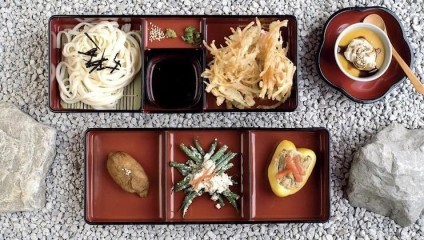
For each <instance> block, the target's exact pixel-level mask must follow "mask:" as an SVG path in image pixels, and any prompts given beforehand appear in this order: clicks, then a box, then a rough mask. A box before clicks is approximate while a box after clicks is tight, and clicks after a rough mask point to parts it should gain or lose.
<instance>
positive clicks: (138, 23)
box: [49, 16, 143, 112]
mask: <svg viewBox="0 0 424 240" xmlns="http://www.w3.org/2000/svg"><path fill="white" fill-rule="evenodd" d="M100 21H114V22H118V24H119V25H120V27H121V28H122V26H123V25H126V24H130V29H131V30H132V31H137V32H140V34H141V32H142V26H143V22H142V18H138V17H103V16H93V17H80V18H78V17H73V16H52V17H51V18H50V21H49V34H50V35H49V58H50V64H49V67H50V69H49V70H50V72H49V107H50V109H51V110H52V111H54V112H86V111H99V110H93V109H92V108H91V107H90V106H88V105H86V104H82V103H80V102H78V103H73V104H66V103H64V102H61V99H60V91H59V85H58V83H57V80H56V66H57V65H58V64H59V62H61V61H62V47H63V45H64V42H63V41H62V40H64V38H63V37H62V40H60V41H58V39H57V36H58V33H59V32H60V31H63V30H65V29H72V28H74V27H75V26H76V25H78V24H80V23H97V22H100ZM140 50H141V51H142V48H141V46H140ZM142 55H143V53H142V52H141V56H142ZM142 65H143V64H142ZM142 68H143V66H142ZM141 73H142V70H140V72H139V74H138V75H137V76H136V77H135V79H134V80H133V82H132V83H131V84H129V85H128V86H126V87H125V88H124V93H123V94H124V96H123V97H122V98H121V99H120V100H119V101H118V103H117V105H116V109H108V110H107V111H139V110H140V109H141V105H142V103H141V94H142V93H141V90H142V79H141V78H142V74H141Z"/></svg>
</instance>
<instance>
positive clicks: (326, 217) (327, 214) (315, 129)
mask: <svg viewBox="0 0 424 240" xmlns="http://www.w3.org/2000/svg"><path fill="white" fill-rule="evenodd" d="M193 130H194V131H255V130H261V131H299V132H319V131H323V132H324V135H325V138H326V140H327V142H328V151H327V154H326V155H325V157H326V159H327V160H328V161H327V164H326V166H325V167H327V168H328V181H327V182H326V186H327V188H328V194H327V195H326V197H327V199H328V202H327V203H326V207H327V209H328V210H327V212H325V213H324V217H323V218H322V219H317V220H302V219H294V220H284V221H281V220H268V221H252V220H238V221H175V222H173V221H168V222H167V221H166V219H165V218H164V219H162V220H161V221H142V222H95V221H89V220H88V216H87V201H86V199H87V135H88V134H89V133H90V132H105V131H117V132H125V131H126V132H131V131H142V132H143V131H159V132H165V131H193ZM331 139H332V137H331V134H330V131H329V130H328V129H327V128H325V127H309V128H271V127H267V128H260V127H252V128H244V127H240V128H238V127H236V128H88V129H87V130H85V131H84V133H83V144H84V198H83V205H84V207H83V209H84V221H85V223H86V224H89V225H196V224H237V225H239V224H248V225H252V224H270V223H325V222H328V220H329V219H330V217H331V164H330V162H331V159H330V156H331ZM249 179H250V178H249ZM249 184H250V182H249Z"/></svg>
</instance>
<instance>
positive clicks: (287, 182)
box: [268, 140, 316, 197]
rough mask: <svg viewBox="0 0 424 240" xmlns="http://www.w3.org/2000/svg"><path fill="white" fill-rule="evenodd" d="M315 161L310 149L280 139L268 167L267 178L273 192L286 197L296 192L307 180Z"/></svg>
mask: <svg viewBox="0 0 424 240" xmlns="http://www.w3.org/2000/svg"><path fill="white" fill-rule="evenodd" d="M315 162H316V155H315V153H314V152H313V151H312V150H310V149H307V148H296V146H295V145H294V144H293V143H292V142H291V141H288V140H283V141H281V142H280V144H279V145H278V146H277V149H276V150H275V152H274V155H273V156H272V159H271V163H270V164H269V167H268V180H269V183H270V185H271V189H272V191H273V192H274V194H275V195H277V196H278V197H286V196H289V195H292V194H295V193H296V192H298V191H299V190H300V189H301V188H302V187H303V186H304V185H305V183H306V182H307V181H308V178H309V176H310V175H311V172H312V169H313V168H314V166H315Z"/></svg>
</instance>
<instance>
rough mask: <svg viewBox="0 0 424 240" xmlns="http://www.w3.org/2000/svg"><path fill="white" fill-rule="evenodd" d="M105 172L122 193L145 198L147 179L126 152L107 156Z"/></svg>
mask: <svg viewBox="0 0 424 240" xmlns="http://www.w3.org/2000/svg"><path fill="white" fill-rule="evenodd" d="M106 167H107V170H108V172H109V174H110V176H111V177H112V179H113V180H114V181H115V182H116V184H118V185H119V186H120V187H121V188H122V189H123V190H124V191H127V192H130V193H136V194H138V195H139V196H140V197H146V196H147V194H148V192H149V179H148V177H147V174H146V172H145V171H144V168H143V167H142V166H141V165H140V163H138V162H137V160H135V159H134V158H133V157H132V156H131V155H129V154H128V153H126V152H111V153H109V154H108V158H107V163H106Z"/></svg>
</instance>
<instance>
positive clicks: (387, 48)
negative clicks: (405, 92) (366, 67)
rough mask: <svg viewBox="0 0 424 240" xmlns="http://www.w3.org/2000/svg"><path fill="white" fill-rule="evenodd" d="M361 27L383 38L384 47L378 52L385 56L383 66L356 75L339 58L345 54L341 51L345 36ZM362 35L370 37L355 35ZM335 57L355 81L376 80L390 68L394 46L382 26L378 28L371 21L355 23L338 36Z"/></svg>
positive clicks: (348, 75)
mask: <svg viewBox="0 0 424 240" xmlns="http://www.w3.org/2000/svg"><path fill="white" fill-rule="evenodd" d="M360 29H365V30H369V31H371V32H372V33H374V34H375V35H376V36H377V37H378V38H379V39H380V40H381V42H382V45H383V46H382V48H383V49H377V51H378V52H377V54H383V55H384V56H383V62H382V64H381V66H380V67H379V68H378V69H377V70H375V72H373V73H371V74H367V75H365V76H354V75H352V74H351V73H350V72H349V71H348V70H347V69H346V67H344V66H343V63H342V62H341V60H340V59H339V55H340V54H342V55H343V52H341V47H340V44H341V41H342V39H343V38H344V37H345V36H347V35H348V34H350V33H352V32H353V31H357V30H360ZM361 37H363V38H365V39H367V38H368V36H358V37H355V38H361ZM372 45H373V44H372ZM373 47H374V48H375V46H373ZM334 58H335V60H336V63H337V66H338V67H339V69H340V70H341V71H342V72H343V74H344V75H346V76H347V77H349V78H350V79H352V80H355V81H361V82H369V81H373V80H376V79H378V78H379V77H381V76H382V75H383V74H384V73H385V72H386V71H387V69H388V68H389V65H390V63H391V61H392V46H391V43H390V39H389V37H388V36H387V34H386V33H384V32H383V30H381V29H380V28H378V27H376V26H374V25H372V24H369V23H355V24H352V25H350V26H348V27H347V28H345V29H344V30H342V32H341V33H340V34H339V36H338V37H337V39H336V42H335V44H334ZM351 67H354V66H353V64H351ZM372 71H374V70H372ZM364 72H365V71H364Z"/></svg>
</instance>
